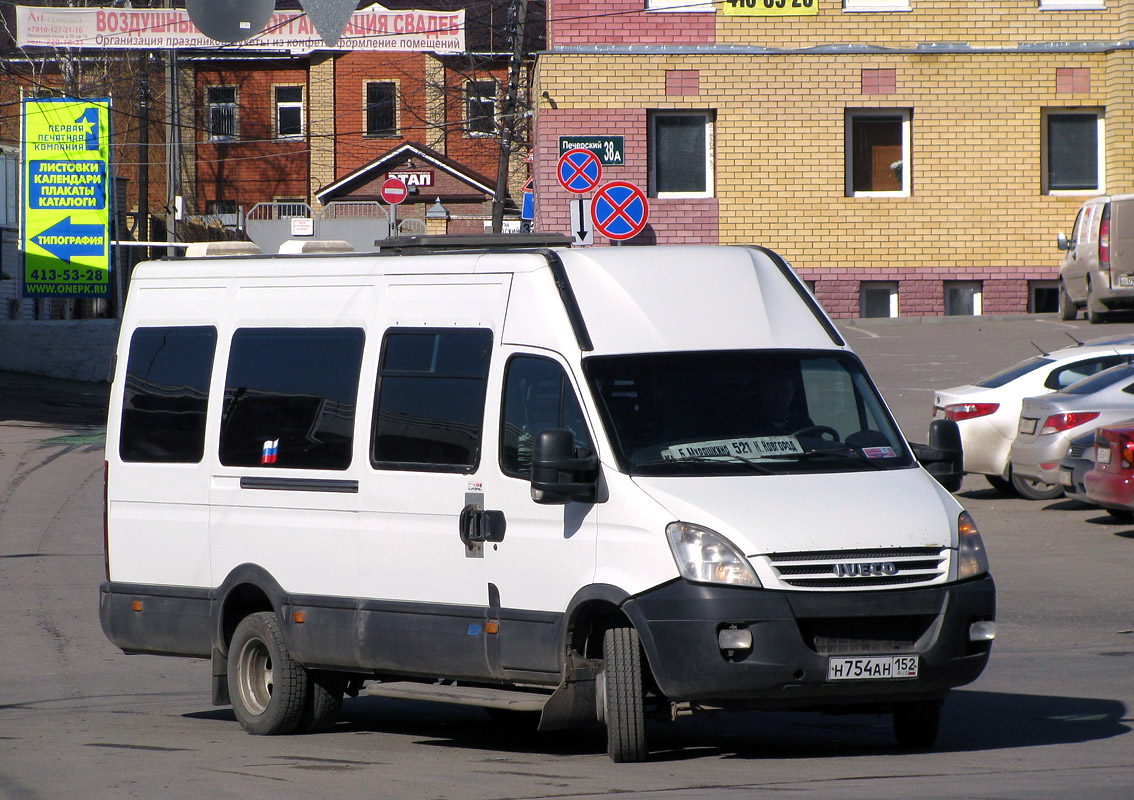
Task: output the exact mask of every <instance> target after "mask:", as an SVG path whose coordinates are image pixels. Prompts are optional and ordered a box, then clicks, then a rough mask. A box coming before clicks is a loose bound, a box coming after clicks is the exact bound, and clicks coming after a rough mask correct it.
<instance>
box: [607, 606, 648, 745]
mask: <svg viewBox="0 0 1134 800" xmlns="http://www.w3.org/2000/svg"><path fill="white" fill-rule="evenodd" d="M602 657H603V669H602V673H601V674H600V677H599V680H601V681H602V686H601V688H600V691H601V693H602V695H601V698H602V700H601V702H602V708H601V711H602V715H603V720H604V721H605V723H606V752H607V755H609V756H610V759H611V761H614V762H615V763H618V764H621V763H632V762H638V761H645V760H646V758H647V756H648V755H649V749H648V747H647V745H646V712H645V704H644V700H643V681H642V655H641V645H640V643H639V638H638V631H636V630H634V629H633V628H611V629H609V630H607V631H606V632H605V633H604V634H603V637H602Z"/></svg>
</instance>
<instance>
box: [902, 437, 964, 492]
mask: <svg viewBox="0 0 1134 800" xmlns="http://www.w3.org/2000/svg"><path fill="white" fill-rule="evenodd" d="M910 447H911V448H912V449H913V452H914V456H916V457H917V460H918V461H920V462H921V465H922V466H923V467H925V471H926V472H928V473H929V474H930V475H932V476H933V477H934V478H936V479H937V482H938V483H940V484H941V485H942V486H944V487H945V488H946V489H947V490H948V491H950V492H956V491H958V490H959V489H960V488H961V481H962V480H963V479H964V477H965V459H964V449H963V446H962V444H961V429H960V428H958V427H957V423H956V422H954V421H953V420H951V419H935V420H933V422H931V423H930V424H929V444H928V445H924V444H911V445H910Z"/></svg>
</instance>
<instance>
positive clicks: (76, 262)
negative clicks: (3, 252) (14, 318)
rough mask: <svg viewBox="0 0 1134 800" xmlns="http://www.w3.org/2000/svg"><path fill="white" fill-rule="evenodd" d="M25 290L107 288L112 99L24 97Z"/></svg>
mask: <svg viewBox="0 0 1134 800" xmlns="http://www.w3.org/2000/svg"><path fill="white" fill-rule="evenodd" d="M22 142H23V156H24V157H23V176H22V177H23V180H22V184H23V219H22V221H21V226H20V249H21V250H22V251H23V253H24V280H23V295H24V296H25V297H109V296H110V253H111V248H110V219H111V216H110V210H111V195H112V192H111V191H110V187H111V181H110V100H108V99H97V100H77V99H74V98H66V97H52V98H41V99H35V100H32V99H25V100H24V102H23V137H22Z"/></svg>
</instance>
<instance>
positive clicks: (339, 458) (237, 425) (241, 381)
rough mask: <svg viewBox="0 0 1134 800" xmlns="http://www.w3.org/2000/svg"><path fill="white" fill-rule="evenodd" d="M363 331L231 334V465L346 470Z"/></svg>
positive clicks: (226, 421)
mask: <svg viewBox="0 0 1134 800" xmlns="http://www.w3.org/2000/svg"><path fill="white" fill-rule="evenodd" d="M364 338H365V335H364V333H363V331H362V329H361V328H241V329H240V330H238V331H236V333H234V334H233V336H232V348H231V351H230V354H229V359H228V374H227V376H226V378H225V387H224V414H223V416H222V418H221V431H220V461H221V463H222V464H224V465H225V466H228V467H268V468H289V467H290V468H302V469H334V470H342V469H346V468H347V467H349V466H350V462H351V450H352V443H353V440H354V416H355V405H356V402H357V397H358V378H359V372H360V369H361V366H362V345H363V341H364Z"/></svg>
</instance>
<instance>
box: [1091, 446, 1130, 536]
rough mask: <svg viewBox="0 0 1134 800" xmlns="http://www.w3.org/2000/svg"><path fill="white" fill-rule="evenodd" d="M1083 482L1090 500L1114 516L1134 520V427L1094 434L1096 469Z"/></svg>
mask: <svg viewBox="0 0 1134 800" xmlns="http://www.w3.org/2000/svg"><path fill="white" fill-rule="evenodd" d="M1083 480H1084V483H1085V484H1086V493H1087V497H1088V498H1089V499H1090V500H1092V501H1093V502H1095V503H1098V504H1099V505H1100V506H1102V507H1103V508H1105V509H1106V510H1107V511H1109V512H1110V514H1111V515H1112V516H1114V517H1118V518H1120V519H1128V518H1134V425H1120V426H1117V427H1114V428H1099V429H1098V430H1096V431H1095V466H1094V469H1091V470H1089V471H1088V472H1087V474H1086V475H1085V476H1084V477H1083Z"/></svg>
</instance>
